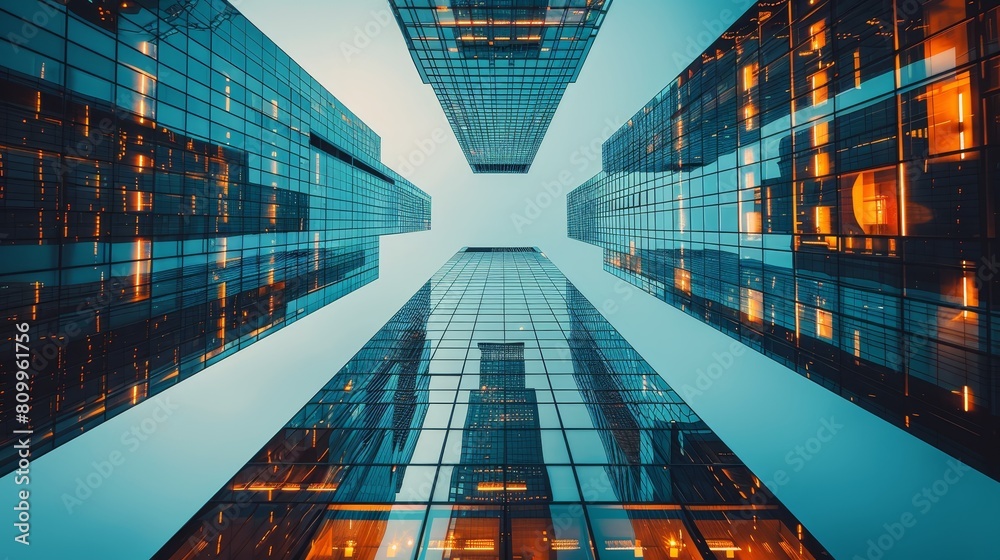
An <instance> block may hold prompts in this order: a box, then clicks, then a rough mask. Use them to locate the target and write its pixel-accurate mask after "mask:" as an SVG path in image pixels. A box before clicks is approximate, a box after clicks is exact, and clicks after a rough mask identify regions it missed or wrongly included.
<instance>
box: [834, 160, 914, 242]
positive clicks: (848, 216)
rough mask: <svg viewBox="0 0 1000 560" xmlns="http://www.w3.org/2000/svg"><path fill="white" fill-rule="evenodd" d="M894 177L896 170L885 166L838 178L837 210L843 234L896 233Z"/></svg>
mask: <svg viewBox="0 0 1000 560" xmlns="http://www.w3.org/2000/svg"><path fill="white" fill-rule="evenodd" d="M896 177H897V172H896V168H895V167H886V168H883V169H876V170H873V171H864V172H862V173H854V174H851V175H845V176H843V177H842V178H841V182H840V207H841V210H842V212H841V218H842V222H843V230H844V231H845V232H854V233H858V234H865V235H898V234H899V202H898V198H897V191H896Z"/></svg>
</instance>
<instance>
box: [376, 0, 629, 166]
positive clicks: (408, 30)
mask: <svg viewBox="0 0 1000 560" xmlns="http://www.w3.org/2000/svg"><path fill="white" fill-rule="evenodd" d="M390 5H391V6H392V9H393V12H394V13H395V15H396V19H397V21H398V22H399V25H400V28H401V30H402V32H403V35H404V38H405V39H406V43H407V46H408V48H409V50H410V55H411V56H412V58H413V62H414V64H415V65H416V67H417V71H418V72H419V73H420V77H421V79H422V80H423V82H424V83H426V84H430V85H431V87H433V89H434V93H435V94H436V95H437V97H438V100H439V101H440V102H441V108H442V109H443V110H444V112H445V115H446V116H447V118H448V122H449V123H450V124H451V127H452V130H453V131H454V132H455V136H456V138H457V139H458V143H459V145H460V146H461V147H462V151H463V152H464V154H465V157H466V159H467V160H468V162H469V165H470V166H471V167H472V170H473V172H475V173H527V172H528V169H529V168H530V167H531V163H532V161H533V160H534V158H535V154H536V153H537V152H538V148H539V146H540V145H541V143H542V139H543V138H544V136H545V132H546V130H548V127H549V123H550V122H551V120H552V117H553V116H554V115H555V112H556V108H557V107H558V106H559V102H560V100H561V99H562V96H563V93H564V92H565V91H566V87H567V86H568V85H569V84H570V83H573V82H575V81H576V78H577V76H578V75H579V73H580V69H581V68H582V66H583V62H584V60H586V58H587V54H588V53H589V52H590V47H591V45H592V44H593V42H594V39H595V38H596V36H597V32H598V30H599V28H600V26H601V23H602V22H603V20H604V16H605V14H606V13H607V10H608V8H609V7H610V5H611V1H610V0H485V1H484V0H392V1H391V2H390Z"/></svg>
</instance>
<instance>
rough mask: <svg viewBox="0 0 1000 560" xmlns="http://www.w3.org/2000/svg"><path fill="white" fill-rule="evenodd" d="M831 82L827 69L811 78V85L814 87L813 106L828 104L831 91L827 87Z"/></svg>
mask: <svg viewBox="0 0 1000 560" xmlns="http://www.w3.org/2000/svg"><path fill="white" fill-rule="evenodd" d="M829 80H830V78H829V75H828V73H827V71H826V70H825V69H824V70H820V71H819V72H816V73H815V74H813V75H812V76H809V84H810V86H811V87H812V104H813V105H814V106H815V105H821V104H823V103H826V100H827V99H828V97H829V89H828V86H827V82H829Z"/></svg>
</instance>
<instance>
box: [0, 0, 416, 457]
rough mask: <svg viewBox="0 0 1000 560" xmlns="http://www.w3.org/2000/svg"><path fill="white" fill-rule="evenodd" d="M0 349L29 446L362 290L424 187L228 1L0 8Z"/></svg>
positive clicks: (78, 427) (142, 0)
mask: <svg viewBox="0 0 1000 560" xmlns="http://www.w3.org/2000/svg"><path fill="white" fill-rule="evenodd" d="M0 31H2V32H0V52H2V53H3V55H2V56H0V212H2V219H3V224H2V231H0V309H2V317H3V324H4V338H3V341H2V343H0V350H2V351H3V352H4V353H5V355H8V356H12V355H13V354H14V351H13V337H14V333H15V332H17V331H16V330H15V328H14V325H15V324H18V323H21V322H27V323H28V324H29V325H30V331H29V332H30V337H31V341H32V348H33V351H34V354H35V357H34V360H33V362H32V369H33V376H32V384H31V392H30V395H31V412H30V426H26V425H22V424H16V423H15V415H14V414H13V412H12V411H13V409H14V404H15V403H14V396H13V386H14V381H13V380H14V374H13V372H12V371H9V370H8V369H6V368H9V367H13V365H12V364H13V362H12V361H9V360H5V361H4V362H3V366H2V368H4V369H3V371H4V375H3V382H2V385H0V387H2V389H0V391H2V392H3V399H4V403H3V409H2V410H3V411H4V414H3V415H2V416H3V422H4V424H3V435H2V436H0V440H2V441H0V449H2V452H0V470H2V472H3V473H6V472H9V471H10V470H11V469H12V468H13V466H14V463H15V462H16V450H15V448H14V445H13V443H12V440H11V439H10V438H11V437H12V435H11V434H12V431H13V430H14V429H23V428H28V427H30V428H31V429H33V431H34V433H33V435H32V454H33V455H34V456H37V455H40V454H42V453H44V452H46V451H48V450H50V449H52V448H53V447H55V446H57V445H60V444H62V443H64V442H66V441H67V440H69V439H71V438H73V437H75V436H77V435H79V434H81V433H82V432H84V431H86V430H87V429H89V428H92V427H94V426H96V425H98V424H100V423H101V422H103V421H104V420H106V419H108V418H110V417H112V416H114V415H116V414H118V413H120V412H122V411H123V410H125V409H127V408H128V407H131V406H133V405H135V404H136V403H138V402H140V401H142V400H144V399H146V398H149V397H150V396H151V395H154V394H156V393H159V392H161V391H163V390H164V389H166V388H167V387H169V386H171V385H173V384H175V383H177V382H178V381H180V380H183V379H185V378H187V377H189V376H191V375H193V374H194V373H196V372H198V371H200V370H202V369H203V368H205V367H207V366H209V365H211V364H213V363H215V362H218V361H219V360H222V359H223V358H225V357H226V356H229V355H231V354H233V353H234V352H237V351H238V350H240V349H241V348H245V347H246V346H247V345H249V344H251V343H253V342H255V341H257V340H259V339H260V338H262V337H264V336H267V335H269V334H271V333H273V332H275V331H276V330H277V329H279V328H281V327H283V326H285V325H287V324H289V323H291V322H292V321H295V320H297V319H300V318H302V317H304V316H305V315H307V314H309V313H311V312H313V311H315V310H317V309H319V308H320V307H322V306H324V305H326V304H328V303H330V302H332V301H334V300H336V299H338V298H339V297H341V296H343V295H345V294H347V293H349V292H351V291H353V290H355V289H357V288H359V287H361V286H363V285H364V284H366V283H368V282H371V281H372V280H374V279H375V278H376V277H377V275H378V238H379V236H380V235H385V234H391V233H402V232H409V231H417V230H425V229H428V228H429V227H430V197H429V196H427V195H426V194H425V193H423V192H422V191H420V190H419V189H417V188H416V187H414V186H413V185H412V184H410V183H409V182H408V181H406V180H405V179H404V178H402V177H400V176H399V175H397V174H396V173H394V172H392V171H391V170H389V169H388V168H386V167H385V166H384V165H382V164H381V163H380V162H379V157H380V145H379V137H378V136H377V135H376V134H375V133H374V132H372V131H371V130H370V129H369V128H368V127H367V126H366V125H365V124H364V123H362V122H361V121H360V120H359V119H358V117H357V116H355V115H354V114H352V113H351V112H350V111H349V110H347V109H346V108H345V107H344V106H343V105H342V104H341V103H340V102H339V101H337V99H335V98H334V97H333V96H332V95H331V94H330V93H329V92H328V91H327V90H325V89H324V88H323V87H322V86H321V85H320V84H319V83H318V82H317V81H316V80H314V79H313V78H312V77H310V76H309V75H308V74H307V73H306V71H305V70H304V69H303V68H301V67H300V66H298V65H297V64H295V62H293V61H292V60H291V59H289V57H288V55H286V54H285V53H284V52H282V51H281V50H280V49H279V48H278V46H277V45H275V44H274V43H273V42H272V41H270V40H269V39H268V38H267V37H265V36H264V35H263V34H262V33H261V32H260V31H259V30H258V29H257V28H256V27H254V26H253V24H251V23H250V22H249V21H247V19H246V18H244V17H243V16H242V15H240V13H239V12H237V11H236V10H235V9H234V8H233V6H232V5H230V4H228V3H227V2H225V1H223V0H191V1H186V2H182V3H174V2H153V1H148V0H137V1H132V0H130V1H128V2H121V1H100V0H94V1H91V0H66V1H63V2H48V1H40V2H35V1H31V2H29V1H25V2H3V4H2V6H0Z"/></svg>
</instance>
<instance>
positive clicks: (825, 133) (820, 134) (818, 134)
mask: <svg viewBox="0 0 1000 560" xmlns="http://www.w3.org/2000/svg"><path fill="white" fill-rule="evenodd" d="M829 141H830V122H829V121H822V122H818V123H816V124H815V125H813V127H812V145H813V148H818V147H820V146H822V145H823V144H826V143H827V142H829Z"/></svg>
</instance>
